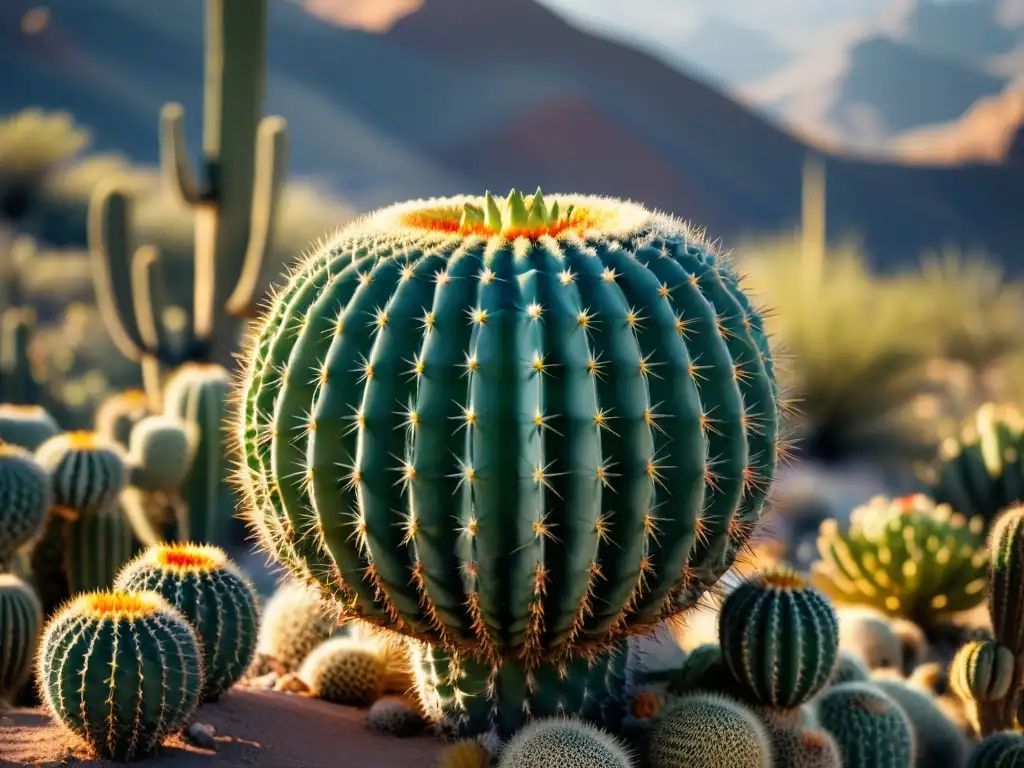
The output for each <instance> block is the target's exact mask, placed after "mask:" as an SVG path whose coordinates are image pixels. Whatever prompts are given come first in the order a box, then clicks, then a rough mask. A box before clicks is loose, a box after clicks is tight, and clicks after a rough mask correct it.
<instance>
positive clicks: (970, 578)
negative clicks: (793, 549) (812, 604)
mask: <svg viewBox="0 0 1024 768" xmlns="http://www.w3.org/2000/svg"><path fill="white" fill-rule="evenodd" d="M983 529H984V522H983V521H982V520H981V518H972V519H970V520H968V519H967V518H966V517H964V516H963V515H960V514H957V513H955V512H953V510H952V509H950V507H949V506H948V505H945V504H940V505H938V506H936V504H935V503H934V502H933V501H932V500H931V499H929V498H928V497H927V496H924V495H921V494H914V495H911V496H903V497H901V498H897V499H891V500H890V499H887V498H885V497H883V496H878V497H875V498H873V499H872V500H871V501H870V502H868V503H867V504H866V505H864V506H861V507H858V508H857V509H855V510H853V511H852V512H851V513H850V526H849V530H848V531H847V532H846V533H843V532H841V531H840V530H839V526H838V524H837V523H836V521H835V520H826V521H825V522H824V523H822V525H821V534H820V536H819V537H818V552H819V553H820V554H821V560H820V561H819V562H816V563H815V564H814V566H813V581H814V585H815V586H816V587H818V588H819V589H821V590H822V591H823V592H824V593H825V594H827V595H828V596H829V597H831V598H832V599H833V600H835V601H836V602H838V603H847V604H859V605H867V606H871V607H873V608H876V609H878V610H880V611H883V612H884V613H887V614H889V615H893V616H902V617H906V618H909V619H913V620H914V621H917V622H918V623H924V624H928V623H934V622H935V621H936V620H939V619H941V618H943V617H944V616H947V615H949V614H951V613H956V612H958V611H964V610H967V609H969V608H973V607H974V606H976V605H978V604H979V603H981V601H982V600H984V599H985V576H986V569H987V567H988V555H987V553H986V551H985V547H984V538H983Z"/></svg>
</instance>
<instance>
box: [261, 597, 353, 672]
mask: <svg viewBox="0 0 1024 768" xmlns="http://www.w3.org/2000/svg"><path fill="white" fill-rule="evenodd" d="M336 613H337V612H336V611H335V612H332V611H331V608H330V606H329V605H328V604H327V603H325V602H324V601H323V600H322V599H321V597H320V595H319V594H318V593H317V592H316V591H315V590H313V589H310V588H309V587H308V586H306V585H305V584H301V583H299V582H295V581H289V582H286V583H285V584H283V585H281V586H280V587H279V588H278V589H277V591H276V592H275V593H274V594H273V595H272V596H271V598H270V600H268V601H267V604H266V605H265V606H264V607H263V615H262V616H261V617H260V633H259V642H258V643H257V646H256V653H257V654H258V655H264V656H269V657H271V658H272V659H274V661H276V662H277V663H278V664H280V665H281V667H283V668H284V669H285V670H286V671H288V672H295V671H296V670H297V669H298V668H299V667H300V666H301V665H302V662H303V661H305V660H306V657H307V656H309V654H310V653H312V651H313V649H314V648H316V647H317V646H318V645H320V644H321V643H322V642H324V641H325V640H327V638H329V637H331V635H333V634H334V633H335V632H336V631H337V628H338V617H337V615H336Z"/></svg>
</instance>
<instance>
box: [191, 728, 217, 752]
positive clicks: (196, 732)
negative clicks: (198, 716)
mask: <svg viewBox="0 0 1024 768" xmlns="http://www.w3.org/2000/svg"><path fill="white" fill-rule="evenodd" d="M213 734H214V730H213V726H212V725H207V724H206V723H192V725H190V726H189V727H188V730H187V731H186V732H185V735H186V736H187V737H188V740H189V741H190V742H192V743H193V744H195V745H196V746H197V747H201V748H202V749H213V750H216V749H217V740H216V739H214V737H213Z"/></svg>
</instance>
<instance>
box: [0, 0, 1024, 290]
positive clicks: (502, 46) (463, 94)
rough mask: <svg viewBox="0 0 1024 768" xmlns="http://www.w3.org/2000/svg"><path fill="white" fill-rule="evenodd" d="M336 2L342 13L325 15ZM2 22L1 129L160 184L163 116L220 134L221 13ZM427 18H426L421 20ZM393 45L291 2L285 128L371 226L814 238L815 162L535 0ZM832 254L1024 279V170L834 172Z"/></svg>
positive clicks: (93, 5) (657, 61) (9, 16)
mask: <svg viewBox="0 0 1024 768" xmlns="http://www.w3.org/2000/svg"><path fill="white" fill-rule="evenodd" d="M321 2H326V0H321ZM34 5H35V4H34V3H31V2H25V1H24V0H5V2H4V3H3V5H2V6H0V67H3V69H4V70H5V71H7V72H15V73H17V74H18V76H17V77H8V78H4V79H3V80H2V81H0V112H13V111H16V110H18V109H22V108H25V107H28V106H43V107H46V108H50V109H66V110H68V111H70V112H71V113H72V114H73V115H74V116H75V118H76V119H77V120H78V121H79V122H80V123H82V124H83V125H85V126H87V127H89V128H90V129H91V130H92V132H93V134H94V138H95V141H94V147H95V149H96V150H99V151H106V150H113V151H119V152H122V153H124V154H126V155H128V156H129V157H130V158H131V159H132V160H133V161H135V162H139V163H150V164H151V163H155V162H156V161H157V156H158V147H157V140H156V123H157V114H158V111H159V108H160V106H161V104H162V103H164V102H165V101H169V100H173V101H179V102H181V103H182V104H183V105H184V106H185V109H186V130H187V133H188V135H189V138H190V145H191V147H192V150H193V151H196V149H197V148H198V146H199V143H200V142H199V136H200V134H201V119H202V115H201V112H202V77H203V57H202V54H203V50H202V48H203V42H202V18H203V13H202V0H146V2H144V3H143V2H139V1H138V0H87V1H85V0H53V1H52V2H50V3H49V4H48V7H49V10H50V20H49V24H48V25H47V27H46V28H45V29H44V30H42V31H40V32H37V33H35V34H32V35H26V34H25V33H24V32H23V31H22V29H21V26H20V20H21V18H22V16H23V14H24V13H25V11H26V10H28V9H29V8H31V7H33V6H34ZM414 5H416V4H414ZM399 16H400V17H399V18H394V19H391V20H389V22H388V24H385V25H382V26H381V28H380V29H378V30H376V31H375V30H369V29H363V28H358V29H353V28H351V25H348V26H341V25H339V24H338V23H332V22H331V20H330V19H329V18H326V17H325V15H324V12H323V9H322V8H321V10H320V11H319V12H318V13H317V14H314V13H311V12H309V10H307V9H305V8H303V7H302V6H301V5H300V4H297V3H294V2H288V1H286V0H271V14H270V41H269V54H268V77H267V105H266V108H267V112H268V113H279V114H282V115H284V116H285V117H286V118H287V119H288V122H289V130H290V137H291V142H290V143H291V161H290V167H291V173H292V175H293V176H294V177H299V178H313V179H316V180H317V181H318V182H320V183H322V184H325V185H327V186H328V187H329V188H331V189H332V190H334V191H336V192H338V193H340V194H341V195H342V196H343V197H344V198H345V199H346V200H347V201H349V202H350V203H351V204H352V205H353V206H355V207H357V208H360V209H367V208H370V207H373V206H376V205H379V204H382V203H386V202H390V201H393V200H396V199H403V198H410V197H418V196H428V195H444V194H455V193H460V192H472V191H474V190H478V191H481V192H482V191H483V190H484V189H492V190H496V191H504V190H507V189H508V188H510V187H512V186H516V187H519V188H524V189H533V188H535V187H536V186H537V185H538V184H539V185H541V186H542V187H543V188H544V189H545V190H548V191H559V190H562V191H568V190H578V191H585V192H589V193H596V194H610V195H617V196H621V197H627V198H632V199H636V200H640V201H642V202H644V203H646V204H648V205H649V206H652V207H656V208H660V209H667V210H671V211H673V212H675V213H677V214H679V215H681V216H683V217H684V218H690V219H692V220H694V221H695V222H697V223H700V224H703V225H706V226H707V227H708V229H709V231H710V232H711V233H712V234H713V235H715V236H718V237H722V238H723V239H724V241H725V244H726V246H729V245H731V244H733V243H735V242H737V241H738V240H739V239H740V238H742V237H743V236H745V235H750V234H760V233H766V232H778V231H779V230H782V229H787V228H790V227H793V226H794V225H796V223H797V221H798V218H799V201H800V182H801V169H802V166H803V163H804V161H805V159H806V157H807V154H808V151H809V147H808V145H807V144H806V143H804V142H803V141H801V140H799V139H798V138H796V137H794V136H793V135H791V134H790V133H789V132H787V131H785V130H783V129H781V128H779V127H778V126H776V125H773V124H771V123H770V122H768V121H767V120H766V119H764V118H763V117H762V116H760V115H759V114H757V113H756V112H755V111H752V110H751V109H749V108H747V107H745V106H742V105H740V104H738V103H736V102H735V101H734V100H732V99H731V98H729V97H728V96H725V95H723V94H721V93H720V92H718V91H716V90H715V89H714V88H712V87H710V86H708V85H707V84H706V83H704V82H702V81H701V80H698V79H696V78H694V77H689V76H687V75H685V74H683V73H681V72H680V71H679V70H678V69H677V68H674V67H673V66H671V65H670V64H668V63H666V62H665V61H663V60H662V59H661V58H659V57H657V56H654V55H651V54H649V53H647V52H644V51H641V50H639V49H637V48H635V47H633V46H631V45H629V44H626V43H624V42H622V41H621V40H614V39H608V38H606V37H603V36H600V35H597V34H595V33H593V32H592V31H588V30H586V29H582V28H579V27H577V26H574V25H573V24H570V23H569V22H568V21H567V20H566V19H565V18H563V17H562V16H560V15H559V14H556V13H554V12H553V11H552V10H551V9H550V8H548V7H546V6H544V5H540V4H538V3H537V2H535V1H534V0H501V2H500V3H497V2H481V1H480V0H424V2H423V3H422V4H421V5H418V7H415V8H413V9H412V10H411V12H409V13H407V14H405V15H401V14H399ZM826 167H827V174H828V185H829V186H828V188H829V194H828V207H829V208H828V210H829V234H830V235H831V236H833V237H839V236H842V235H845V234H856V235H858V236H860V237H861V239H862V240H863V242H864V245H865V247H866V249H867V251H868V252H869V253H870V255H871V256H872V258H873V259H874V260H875V261H876V263H878V264H879V265H882V266H893V265H899V264H907V263H909V262H911V261H913V260H915V259H916V258H917V257H918V256H919V255H920V254H921V252H922V251H924V250H928V249H938V248H942V247H944V246H946V245H949V244H955V245H958V246H960V247H962V248H964V249H975V248H977V249H982V250H984V251H986V252H988V253H990V254H992V255H993V256H994V257H996V258H999V259H1000V260H1001V261H1002V262H1003V263H1004V264H1005V265H1006V267H1007V269H1008V270H1010V271H1011V272H1016V273H1024V258H1022V254H1024V228H1022V227H1020V226H1019V221H1020V211H1021V210H1024V184H1022V183H1021V173H1020V170H1019V169H1017V168H1014V167H1013V166H1011V165H1006V164H1003V165H993V164H987V165H986V164H968V165H961V166H957V167H924V166H916V167H912V166H908V165H905V164H901V163H890V162H879V161H866V160H858V159H851V158H848V157H844V156H842V155H834V154H828V153H826Z"/></svg>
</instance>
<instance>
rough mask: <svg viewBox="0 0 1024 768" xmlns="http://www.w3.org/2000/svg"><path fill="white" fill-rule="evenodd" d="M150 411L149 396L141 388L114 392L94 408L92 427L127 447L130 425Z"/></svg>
mask: <svg viewBox="0 0 1024 768" xmlns="http://www.w3.org/2000/svg"><path fill="white" fill-rule="evenodd" d="M150 413H151V411H150V401H149V396H148V395H146V393H145V392H143V391H142V390H141V389H129V390H126V391H124V392H116V393H114V394H113V395H110V397H108V398H106V399H105V400H104V401H103V402H102V403H100V407H99V408H97V409H96V418H95V421H94V422H93V427H94V429H95V430H96V431H97V432H99V433H100V434H101V435H103V436H104V437H106V438H108V439H110V440H116V441H117V442H118V443H120V444H121V445H122V446H126V447H127V445H128V441H129V440H130V438H131V433H132V427H134V426H135V425H136V424H137V423H138V422H139V421H141V420H142V419H144V418H146V417H147V416H149V415H150Z"/></svg>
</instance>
